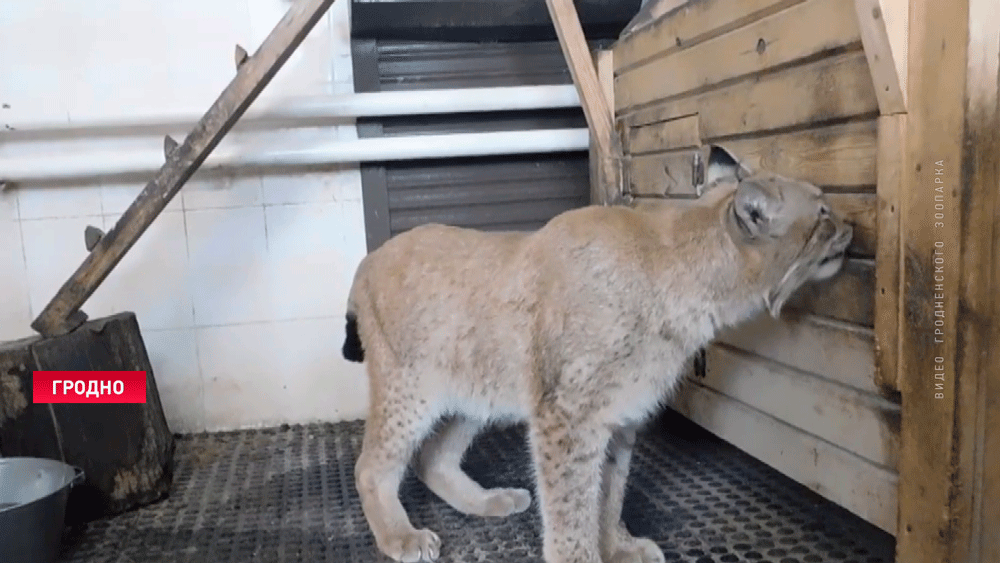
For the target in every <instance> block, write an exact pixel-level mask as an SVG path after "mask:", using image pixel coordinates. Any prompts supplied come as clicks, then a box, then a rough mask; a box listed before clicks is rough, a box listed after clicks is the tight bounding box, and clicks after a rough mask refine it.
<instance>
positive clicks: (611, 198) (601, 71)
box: [590, 49, 623, 205]
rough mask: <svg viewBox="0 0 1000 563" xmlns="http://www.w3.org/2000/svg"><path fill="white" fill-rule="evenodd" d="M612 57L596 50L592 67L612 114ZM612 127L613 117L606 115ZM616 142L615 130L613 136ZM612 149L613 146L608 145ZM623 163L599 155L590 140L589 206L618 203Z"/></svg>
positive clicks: (614, 157)
mask: <svg viewBox="0 0 1000 563" xmlns="http://www.w3.org/2000/svg"><path fill="white" fill-rule="evenodd" d="M613 55H614V53H613V52H612V51H611V50H610V49H602V50H598V51H597V52H596V53H595V54H594V65H595V67H596V68H597V79H598V81H599V82H600V83H601V88H602V90H603V92H604V96H605V99H607V100H608V101H609V103H608V112H609V113H610V112H611V111H612V109H611V108H613V107H614V99H615V88H614V86H615V83H614V66H613V65H614V56H613ZM609 118H610V119H611V122H612V123H614V115H609ZM613 134H614V135H615V136H616V138H617V134H618V133H617V130H615V131H614V132H613ZM611 146H612V147H613V146H615V145H614V144H611ZM622 165H623V163H622V159H621V155H619V154H614V153H613V154H607V153H602V152H601V145H599V144H598V143H597V142H596V137H595V136H593V135H591V139H590V202H591V203H593V204H596V205H608V204H611V203H614V202H616V201H618V200H619V199H620V198H621V196H622V176H621V167H622Z"/></svg>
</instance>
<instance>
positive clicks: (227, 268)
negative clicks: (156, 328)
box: [184, 207, 269, 326]
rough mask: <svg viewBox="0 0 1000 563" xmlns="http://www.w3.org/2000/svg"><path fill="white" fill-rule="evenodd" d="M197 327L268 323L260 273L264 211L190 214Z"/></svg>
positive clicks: (247, 209) (263, 256) (245, 209)
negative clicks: (257, 322)
mask: <svg viewBox="0 0 1000 563" xmlns="http://www.w3.org/2000/svg"><path fill="white" fill-rule="evenodd" d="M184 213H185V216H186V219H187V233H188V250H189V252H190V257H191V263H190V272H191V281H190V283H191V291H192V297H193V300H194V314H195V323H196V325H198V326H206V325H222V324H231V323H245V322H252V321H263V320H267V319H268V318H269V317H268V315H269V310H268V308H267V302H268V295H267V286H266V284H265V283H264V282H263V276H262V275H261V267H262V265H263V264H264V262H265V260H266V254H267V239H266V235H265V230H264V210H263V208H261V207H239V208H233V209H207V210H200V211H190V210H189V211H185V212H184Z"/></svg>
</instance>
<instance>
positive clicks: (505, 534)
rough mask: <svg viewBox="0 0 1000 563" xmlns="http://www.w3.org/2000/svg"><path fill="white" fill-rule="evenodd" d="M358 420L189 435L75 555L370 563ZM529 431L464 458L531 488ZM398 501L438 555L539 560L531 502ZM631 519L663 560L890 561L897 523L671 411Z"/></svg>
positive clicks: (635, 489)
mask: <svg viewBox="0 0 1000 563" xmlns="http://www.w3.org/2000/svg"><path fill="white" fill-rule="evenodd" d="M362 430H363V423H362V422H344V423H336V424H317V425H308V426H291V427H288V426H285V427H281V428H274V429H266V430H248V431H239V432H225V433H211V434H197V435H191V436H183V437H180V438H179V441H178V443H177V454H176V470H175V471H176V473H175V481H174V488H173V490H172V492H171V495H170V497H169V498H167V499H165V500H163V501H161V502H159V503H157V504H155V505H152V506H149V507H146V508H143V509H139V510H136V511H134V512H130V513H127V514H123V515H120V516H117V517H114V518H111V519H107V520H101V521H97V522H92V523H90V524H88V525H85V526H82V527H80V528H77V529H74V530H71V531H70V533H69V534H68V536H67V538H66V540H65V545H64V549H63V556H62V560H63V561H65V562H73V563H159V562H163V563H167V562H169V563H181V562H187V563H202V562H204V563H237V562H238V563H257V562H261V563H263V562H282V563H284V562H289V563H290V562H302V563H369V562H387V561H389V559H388V558H386V557H384V556H382V555H380V554H378V553H377V551H376V549H375V545H374V541H373V538H372V536H371V533H370V532H369V530H368V525H367V523H366V522H365V519H364V516H363V514H362V512H361V503H360V500H359V499H358V494H357V491H356V489H355V486H354V463H355V460H356V459H357V455H358V453H359V451H360V448H361V436H362ZM524 436H525V434H524V429H523V427H513V428H508V429H503V430H492V431H488V432H487V433H485V434H483V435H482V436H480V437H479V438H478V439H477V441H476V442H475V443H474V444H473V446H472V448H471V449H470V451H469V454H468V455H467V457H466V461H465V466H466V467H467V469H468V471H469V473H470V474H471V475H472V476H473V478H474V479H476V480H477V481H479V482H480V483H482V484H483V485H484V486H487V487H490V486H505V487H511V486H520V487H526V488H528V489H529V490H532V495H533V497H534V487H533V472H532V469H531V465H530V462H529V457H528V453H527V445H526V442H525V437H524ZM401 496H402V498H403V505H404V506H405V507H406V510H407V512H408V513H409V515H410V518H411V520H412V521H413V523H414V525H415V526H417V527H418V528H423V527H427V528H430V529H432V530H434V531H436V532H437V533H438V534H439V535H440V536H441V540H442V547H441V557H440V559H439V561H441V562H442V563H452V562H454V563H473V562H480V561H482V562H503V563H522V562H524V563H528V562H531V563H541V562H542V556H541V537H540V519H539V516H538V506H537V501H534V502H533V503H532V506H531V507H530V508H529V509H528V510H526V511H525V512H523V513H521V514H517V515H514V516H511V517H507V518H502V519H495V518H489V519H487V518H477V517H471V516H464V515H462V514H460V513H459V512H457V511H456V510H454V509H452V508H451V507H450V506H448V505H447V504H445V503H444V502H443V501H441V500H440V499H438V498H437V497H436V496H434V495H433V493H431V492H430V491H428V490H427V489H426V488H425V487H424V486H423V484H422V483H420V482H419V481H417V480H416V478H415V477H414V475H413V472H412V471H408V472H407V476H406V478H405V479H404V482H403V485H402V487H401ZM624 518H625V521H626V524H627V525H628V526H629V528H630V529H631V531H632V533H633V534H635V535H640V536H645V537H650V538H652V539H654V540H655V541H656V542H657V543H658V544H659V545H660V546H661V547H662V548H663V550H664V554H665V556H666V559H667V561H670V562H675V561H676V562H690V563H737V562H754V563H759V562H772V563H825V562H831V563H892V561H893V550H894V546H895V541H894V539H893V538H892V536H891V535H889V534H886V533H885V532H882V531H880V530H878V529H876V528H875V527H873V526H871V525H869V524H867V523H865V522H864V521H862V520H860V519H859V518H857V517H855V516H853V515H851V514H849V513H848V512H847V511H845V510H843V509H840V508H839V507H836V506H834V505H832V504H830V503H828V502H826V501H824V500H823V499H821V498H819V497H818V496H816V495H815V494H813V493H812V492H811V491H809V490H808V489H806V488H805V487H802V486H801V485H798V484H797V483H795V482H793V481H790V480H789V479H787V478H785V477H784V476H782V475H780V474H779V473H777V472H775V471H774V470H772V469H771V468H769V467H767V466H766V465H764V464H762V463H761V462H759V461H757V460H755V459H753V458H752V457H750V456H748V455H746V454H744V453H743V452H741V451H739V450H737V449H736V448H734V447H732V446H730V445H729V444H726V443H725V442H722V441H720V440H718V439H716V438H714V437H713V436H711V435H709V434H707V433H705V432H702V431H701V430H700V429H699V428H695V427H693V424H692V423H690V422H689V421H687V420H685V419H681V418H679V417H677V416H676V415H674V416H673V417H672V418H669V423H662V422H660V423H655V424H653V425H651V426H650V428H649V429H648V430H647V431H645V432H644V433H643V434H642V435H641V436H640V439H639V442H638V445H637V449H636V452H635V455H634V456H633V465H632V472H631V474H630V477H629V484H628V490H627V495H626V499H625V509H624Z"/></svg>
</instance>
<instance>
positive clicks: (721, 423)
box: [672, 384, 898, 534]
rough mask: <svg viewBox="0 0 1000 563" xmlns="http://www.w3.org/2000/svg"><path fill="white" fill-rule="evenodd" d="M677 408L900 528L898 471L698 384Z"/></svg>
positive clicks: (863, 513) (888, 527)
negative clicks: (877, 464) (874, 462)
mask: <svg viewBox="0 0 1000 563" xmlns="http://www.w3.org/2000/svg"><path fill="white" fill-rule="evenodd" d="M672 402H673V406H674V408H675V409H676V410H678V411H679V412H681V413H682V414H684V415H685V416H687V417H688V418H690V419H691V420H693V421H695V422H696V423H698V424H699V425H701V426H702V427H704V428H706V429H707V430H709V431H710V432H712V433H714V434H716V435H717V436H719V437H721V438H723V439H725V440H726V441H728V442H730V443H732V444H733V445H735V446H736V447H738V448H740V449H741V450H743V451H745V452H747V453H748V454H750V455H752V456H754V457H756V458H757V459H760V460H761V461H763V462H764V463H767V464H768V465H770V466H771V467H773V468H775V469H776V470H777V471H780V472H781V473H783V474H784V475H786V476H788V477H789V478H791V479H793V480H795V481H797V482H799V483H801V484H803V485H805V486H806V487H808V488H810V489H812V490H813V491H815V492H816V493H818V494H820V495H821V496H823V497H825V498H827V499H828V500H830V501H832V502H835V503H837V504H839V505H841V506H843V507H845V508H847V509H848V510H850V511H851V512H853V513H854V514H856V515H858V516H859V517H861V518H863V519H865V520H867V521H868V522H870V523H872V524H873V525H875V526H878V527H879V528H881V529H883V530H885V531H887V532H889V533H891V534H894V533H895V532H896V514H897V512H896V506H897V505H896V488H897V480H898V478H897V476H896V474H895V473H894V472H892V471H890V470H887V469H885V468H882V467H878V466H876V465H875V464H872V463H870V462H867V461H865V460H864V459H862V458H860V457H857V456H856V455H854V454H852V453H850V452H848V451H846V450H844V449H842V448H839V447H837V446H835V445H833V444H831V443H829V442H827V441H825V440H822V439H819V438H817V437H815V436H812V435H810V434H807V433H805V432H803V431H801V430H799V429H797V428H794V427H792V426H791V425H788V424H785V423H784V422H781V421H780V420H777V419H775V418H774V417H772V416H769V415H767V414H765V413H763V412H761V411H759V410H757V409H754V408H752V407H750V406H747V405H745V404H743V403H740V402H739V401H736V400H733V399H731V398H728V397H725V396H724V395H721V394H719V393H717V392H715V391H712V390H710V389H706V388H705V387H702V386H700V385H697V384H693V385H688V386H685V387H684V388H683V389H682V390H681V392H680V393H679V394H678V395H677V396H676V397H675V398H674V400H673V401H672Z"/></svg>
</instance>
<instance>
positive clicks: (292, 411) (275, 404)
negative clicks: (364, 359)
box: [198, 318, 368, 430]
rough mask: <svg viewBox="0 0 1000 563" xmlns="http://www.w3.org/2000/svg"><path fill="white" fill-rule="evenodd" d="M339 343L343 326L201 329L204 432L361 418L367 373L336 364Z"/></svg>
mask: <svg viewBox="0 0 1000 563" xmlns="http://www.w3.org/2000/svg"><path fill="white" fill-rule="evenodd" d="M338 340H339V341H338ZM342 342H343V319H342V318H340V319H312V320H296V321H287V322H276V323H259V324H246V325H236V326H223V327H211V328H199V329H198V350H199V355H200V361H201V371H202V373H203V374H205V425H206V427H207V428H208V429H209V430H226V429H235V428H248V427H260V426H273V425H278V424H282V423H303V422H313V421H339V420H350V419H357V418H362V417H364V415H365V413H366V412H367V396H368V390H367V380H366V378H365V375H364V370H363V365H361V364H352V363H348V362H347V361H345V360H344V359H343V358H341V357H340V356H339V354H340V345H341V343H342Z"/></svg>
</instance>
